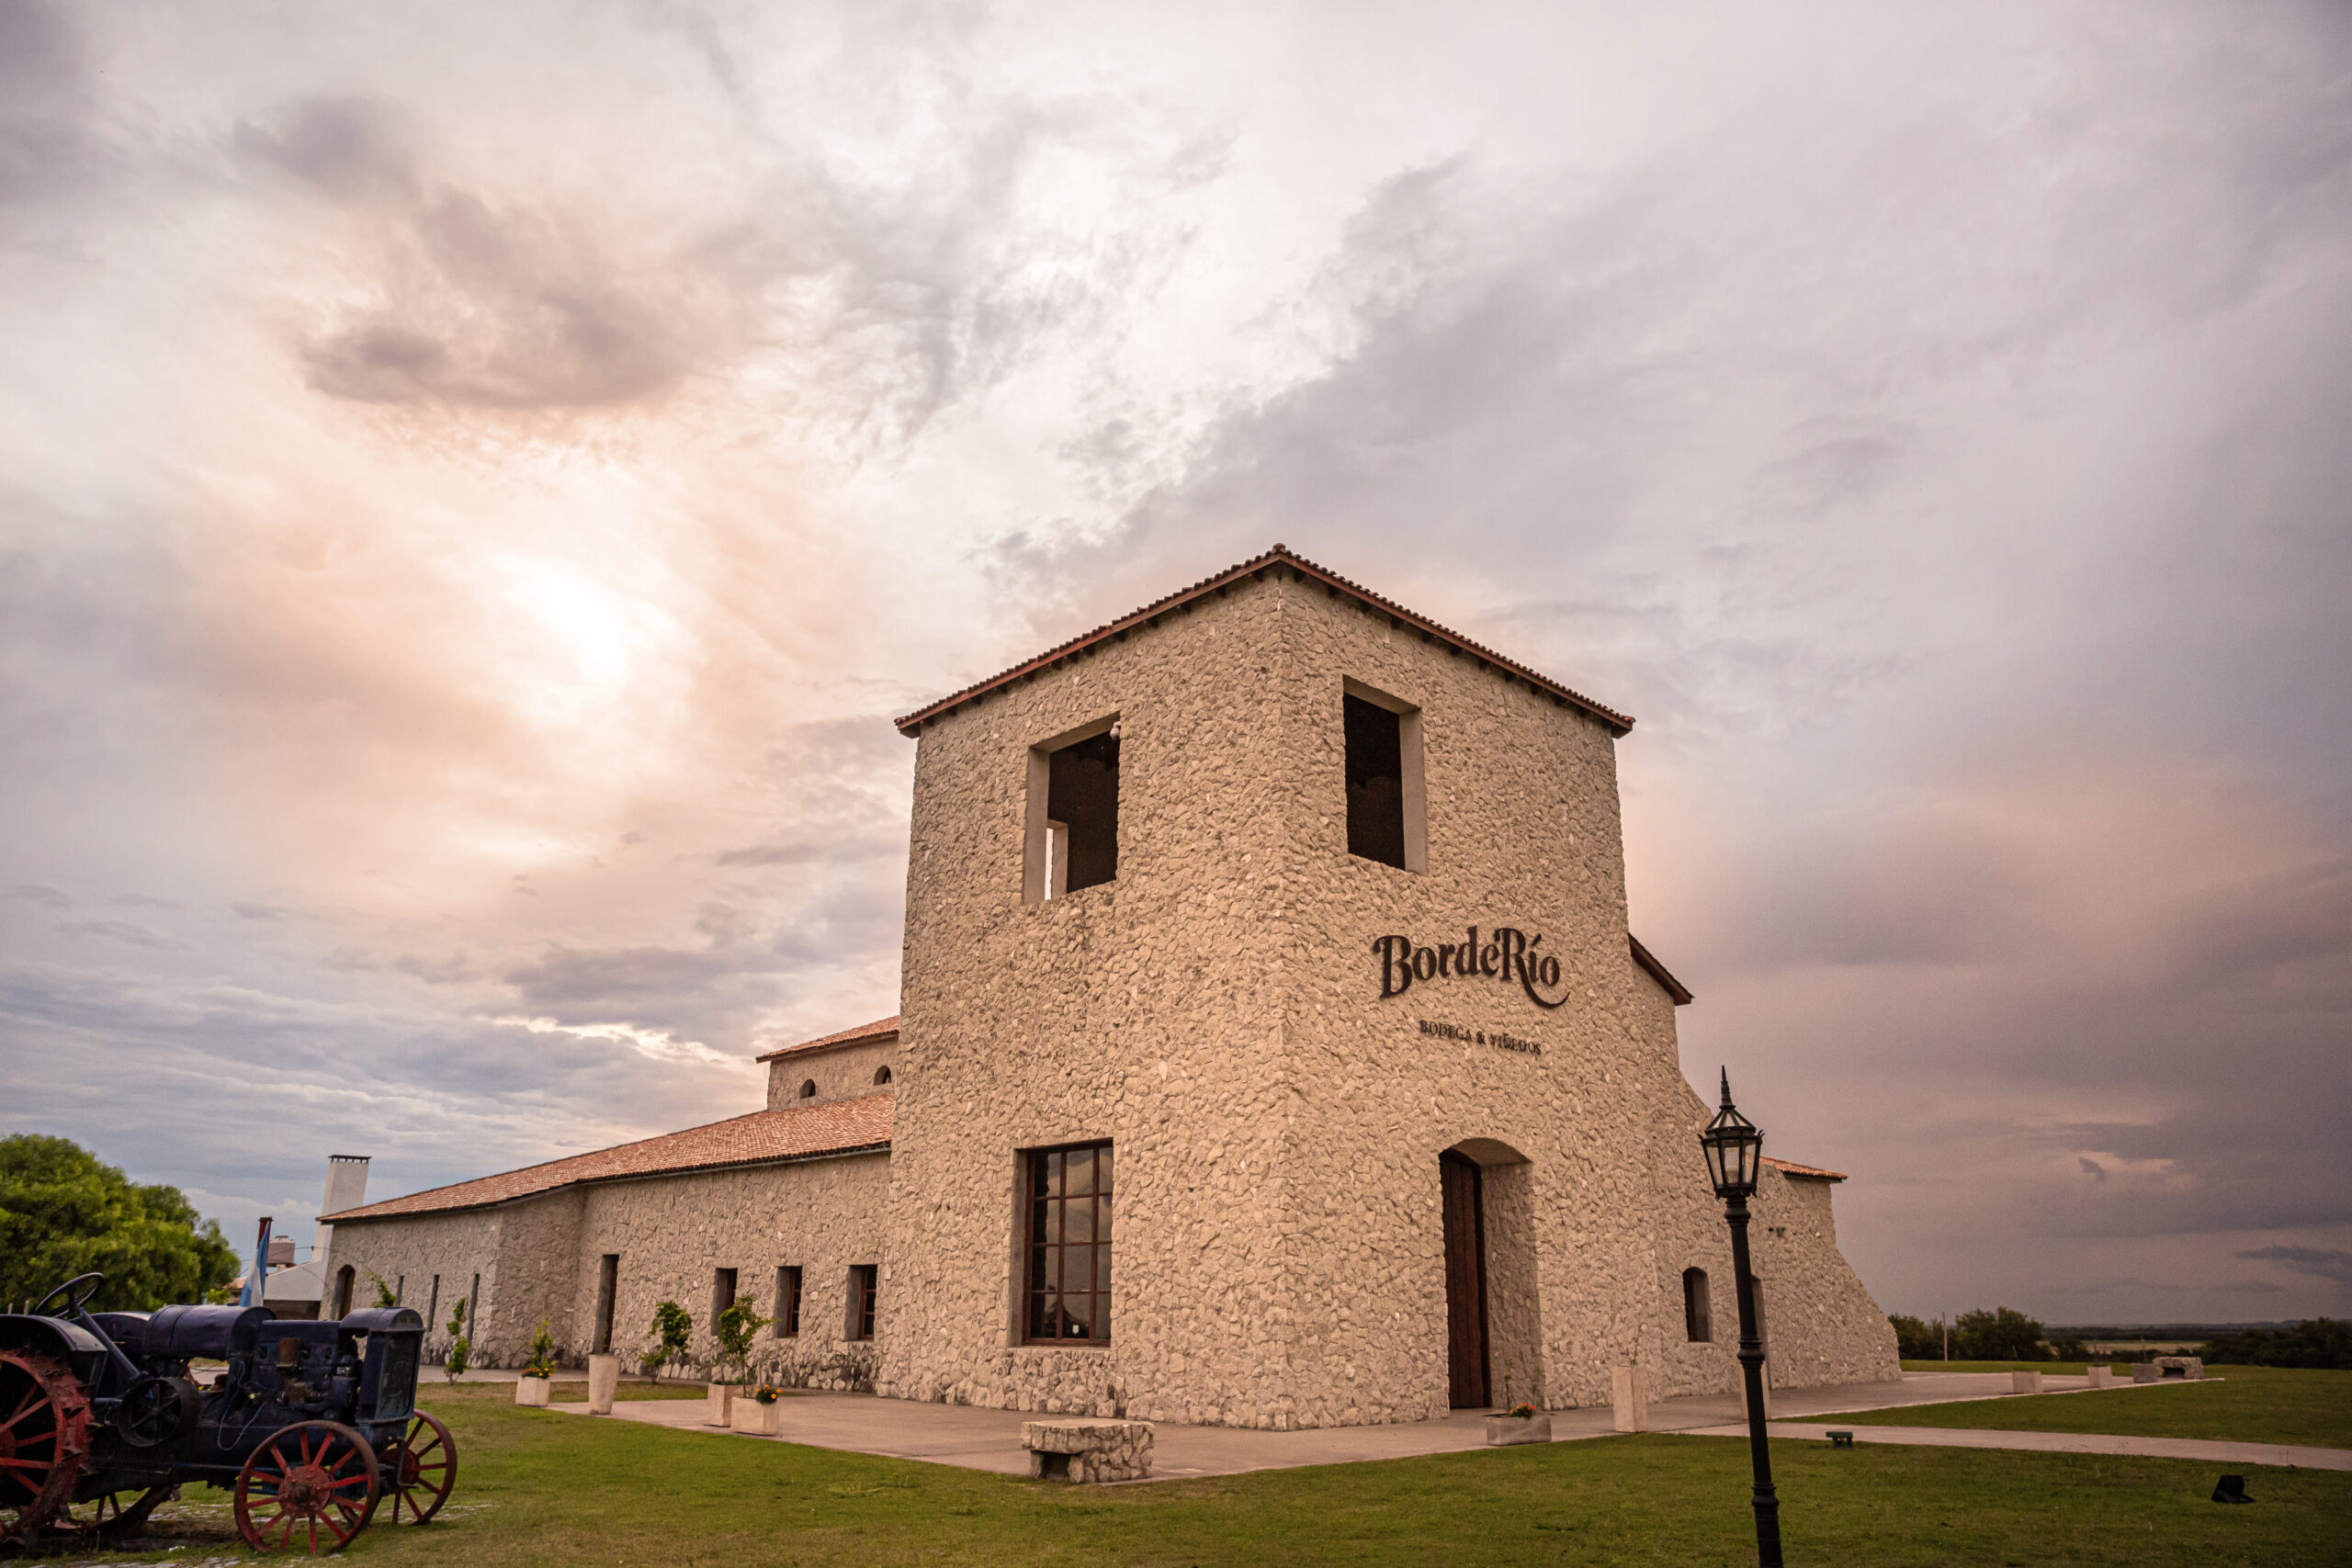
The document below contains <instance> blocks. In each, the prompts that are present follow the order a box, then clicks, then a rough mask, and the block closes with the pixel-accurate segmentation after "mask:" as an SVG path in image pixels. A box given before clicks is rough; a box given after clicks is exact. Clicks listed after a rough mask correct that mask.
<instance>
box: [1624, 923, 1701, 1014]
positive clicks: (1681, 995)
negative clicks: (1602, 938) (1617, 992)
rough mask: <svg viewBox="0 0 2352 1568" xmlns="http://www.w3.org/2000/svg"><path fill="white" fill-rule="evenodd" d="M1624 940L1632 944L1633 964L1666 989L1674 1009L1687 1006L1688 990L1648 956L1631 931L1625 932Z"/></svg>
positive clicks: (1639, 940) (1648, 951)
mask: <svg viewBox="0 0 2352 1568" xmlns="http://www.w3.org/2000/svg"><path fill="white" fill-rule="evenodd" d="M1625 940H1626V941H1627V942H1631V943H1633V946H1634V963H1636V964H1640V965H1641V966H1642V967H1643V969H1644V970H1645V971H1647V972H1648V975H1649V977H1650V978H1651V979H1653V980H1656V981H1657V983H1658V984H1659V985H1661V986H1663V987H1666V994H1667V995H1668V996H1669V997H1672V998H1674V1005H1675V1006H1676V1007H1683V1006H1687V1005H1688V1004H1689V1002H1690V1000H1691V992H1690V989H1689V988H1688V987H1685V986H1684V985H1683V984H1682V982H1681V981H1679V980H1678V979H1676V978H1675V977H1674V976H1671V975H1669V974H1668V973H1667V972H1666V965H1665V964H1660V963H1659V962H1658V961H1657V959H1655V958H1653V957H1651V956H1650V950H1649V949H1648V948H1646V947H1644V946H1643V945H1642V939H1641V938H1639V937H1637V936H1635V935H1634V933H1633V932H1632V931H1627V932H1626V933H1625Z"/></svg>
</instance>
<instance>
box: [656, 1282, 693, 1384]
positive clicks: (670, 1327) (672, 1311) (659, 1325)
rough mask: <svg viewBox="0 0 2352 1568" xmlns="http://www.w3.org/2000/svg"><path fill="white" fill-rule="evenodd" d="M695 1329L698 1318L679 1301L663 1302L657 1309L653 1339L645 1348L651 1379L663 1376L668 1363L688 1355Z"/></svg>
mask: <svg viewBox="0 0 2352 1568" xmlns="http://www.w3.org/2000/svg"><path fill="white" fill-rule="evenodd" d="M694 1332H695V1320H694V1318H693V1317H692V1316H691V1315H689V1314H687V1312H686V1309H685V1308H684V1307H682V1306H680V1305H679V1304H678V1303H675V1302H663V1303H661V1304H660V1305H659V1306H657V1307H655V1308H654V1309H653V1342H652V1343H651V1344H650V1345H649V1346H648V1347H647V1348H646V1351H645V1377H646V1381H647V1382H652V1381H653V1380H655V1379H657V1378H659V1377H660V1376H661V1375H662V1368H663V1367H664V1366H666V1365H668V1364H669V1363H670V1362H672V1361H675V1360H679V1359H683V1358H684V1355H685V1353H686V1346H687V1343H688V1342H689V1341H690V1340H692V1339H693V1337H694Z"/></svg>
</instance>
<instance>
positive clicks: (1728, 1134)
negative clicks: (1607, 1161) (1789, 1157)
mask: <svg viewBox="0 0 2352 1568" xmlns="http://www.w3.org/2000/svg"><path fill="white" fill-rule="evenodd" d="M1699 1144H1700V1146H1701V1147H1702V1148H1704V1149H1705V1150H1706V1151H1707V1175H1708V1178H1709V1179H1711V1180H1713V1182H1714V1184H1715V1196H1716V1197H1718V1198H1721V1199H1722V1200H1723V1201H1724V1221H1725V1223H1727V1224H1729V1225H1730V1226H1731V1267H1732V1279H1733V1281H1734V1288H1735V1290H1736V1292H1738V1295H1739V1368H1740V1375H1741V1376H1742V1377H1743V1378H1744V1379H1745V1380H1746V1382H1747V1451H1748V1456H1749V1458H1750V1459H1752V1460H1753V1461H1754V1462H1755V1466H1756V1560H1757V1562H1759V1563H1761V1564H1762V1565H1763V1568H1781V1499H1780V1497H1779V1496H1778V1495H1776V1494H1775V1493H1774V1492H1773V1490H1772V1453H1771V1450H1770V1448H1769V1447H1767V1446H1766V1443H1765V1440H1764V1341H1763V1340H1762V1339H1760V1338H1758V1337H1757V1334H1756V1275H1755V1273H1754V1271H1753V1270H1751V1269H1749V1268H1748V1265H1747V1199H1748V1195H1749V1194H1751V1193H1753V1192H1754V1191H1755V1190H1756V1173H1757V1169H1758V1167H1759V1166H1760V1165H1761V1164H1762V1163H1763V1155H1764V1134H1762V1133H1761V1132H1759V1131H1758V1130H1757V1126H1756V1123H1755V1122H1750V1121H1749V1120H1748V1119H1747V1117H1745V1116H1742V1115H1741V1114H1740V1113H1739V1112H1738V1111H1735V1110H1733V1109H1732V1103H1731V1074H1730V1072H1729V1071H1728V1070H1726V1071H1725V1072H1724V1108H1723V1109H1722V1110H1721V1111H1717V1112H1715V1119H1714V1120H1713V1121H1712V1122H1708V1123H1707V1130H1706V1131H1705V1132H1703V1133H1702V1134H1699Z"/></svg>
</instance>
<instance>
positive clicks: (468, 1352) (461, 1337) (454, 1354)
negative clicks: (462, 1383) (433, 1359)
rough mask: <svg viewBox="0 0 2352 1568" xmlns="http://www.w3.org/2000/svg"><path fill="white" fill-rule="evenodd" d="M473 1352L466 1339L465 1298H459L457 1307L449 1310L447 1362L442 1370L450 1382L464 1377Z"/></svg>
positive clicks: (471, 1344)
mask: <svg viewBox="0 0 2352 1568" xmlns="http://www.w3.org/2000/svg"><path fill="white" fill-rule="evenodd" d="M473 1350H474V1347H473V1341H472V1340H470V1339H468V1338H467V1337H466V1298H465V1297H463V1296H459V1297H458V1303H457V1305H455V1306H453V1307H451V1308H450V1309H449V1362H448V1365H447V1367H445V1368H444V1369H443V1371H444V1372H445V1374H446V1375H447V1377H448V1379H449V1381H450V1382H457V1381H458V1379H459V1378H461V1377H463V1376H465V1375H466V1363H467V1362H469V1361H470V1360H472V1359H473Z"/></svg>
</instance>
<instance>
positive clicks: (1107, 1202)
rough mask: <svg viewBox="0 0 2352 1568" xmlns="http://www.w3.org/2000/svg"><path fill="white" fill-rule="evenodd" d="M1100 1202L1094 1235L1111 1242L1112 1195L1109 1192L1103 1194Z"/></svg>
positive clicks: (1095, 1214) (1095, 1213)
mask: <svg viewBox="0 0 2352 1568" xmlns="http://www.w3.org/2000/svg"><path fill="white" fill-rule="evenodd" d="M1099 1202H1100V1204H1101V1206H1100V1207H1099V1208H1097V1209H1096V1210H1095V1211H1094V1234H1095V1235H1096V1236H1097V1237H1098V1238H1100V1239H1101V1240H1103V1241H1109V1240H1110V1239H1111V1195H1110V1194H1109V1193H1108V1192H1105V1193H1103V1196H1102V1198H1101V1199H1100V1200H1099Z"/></svg>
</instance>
